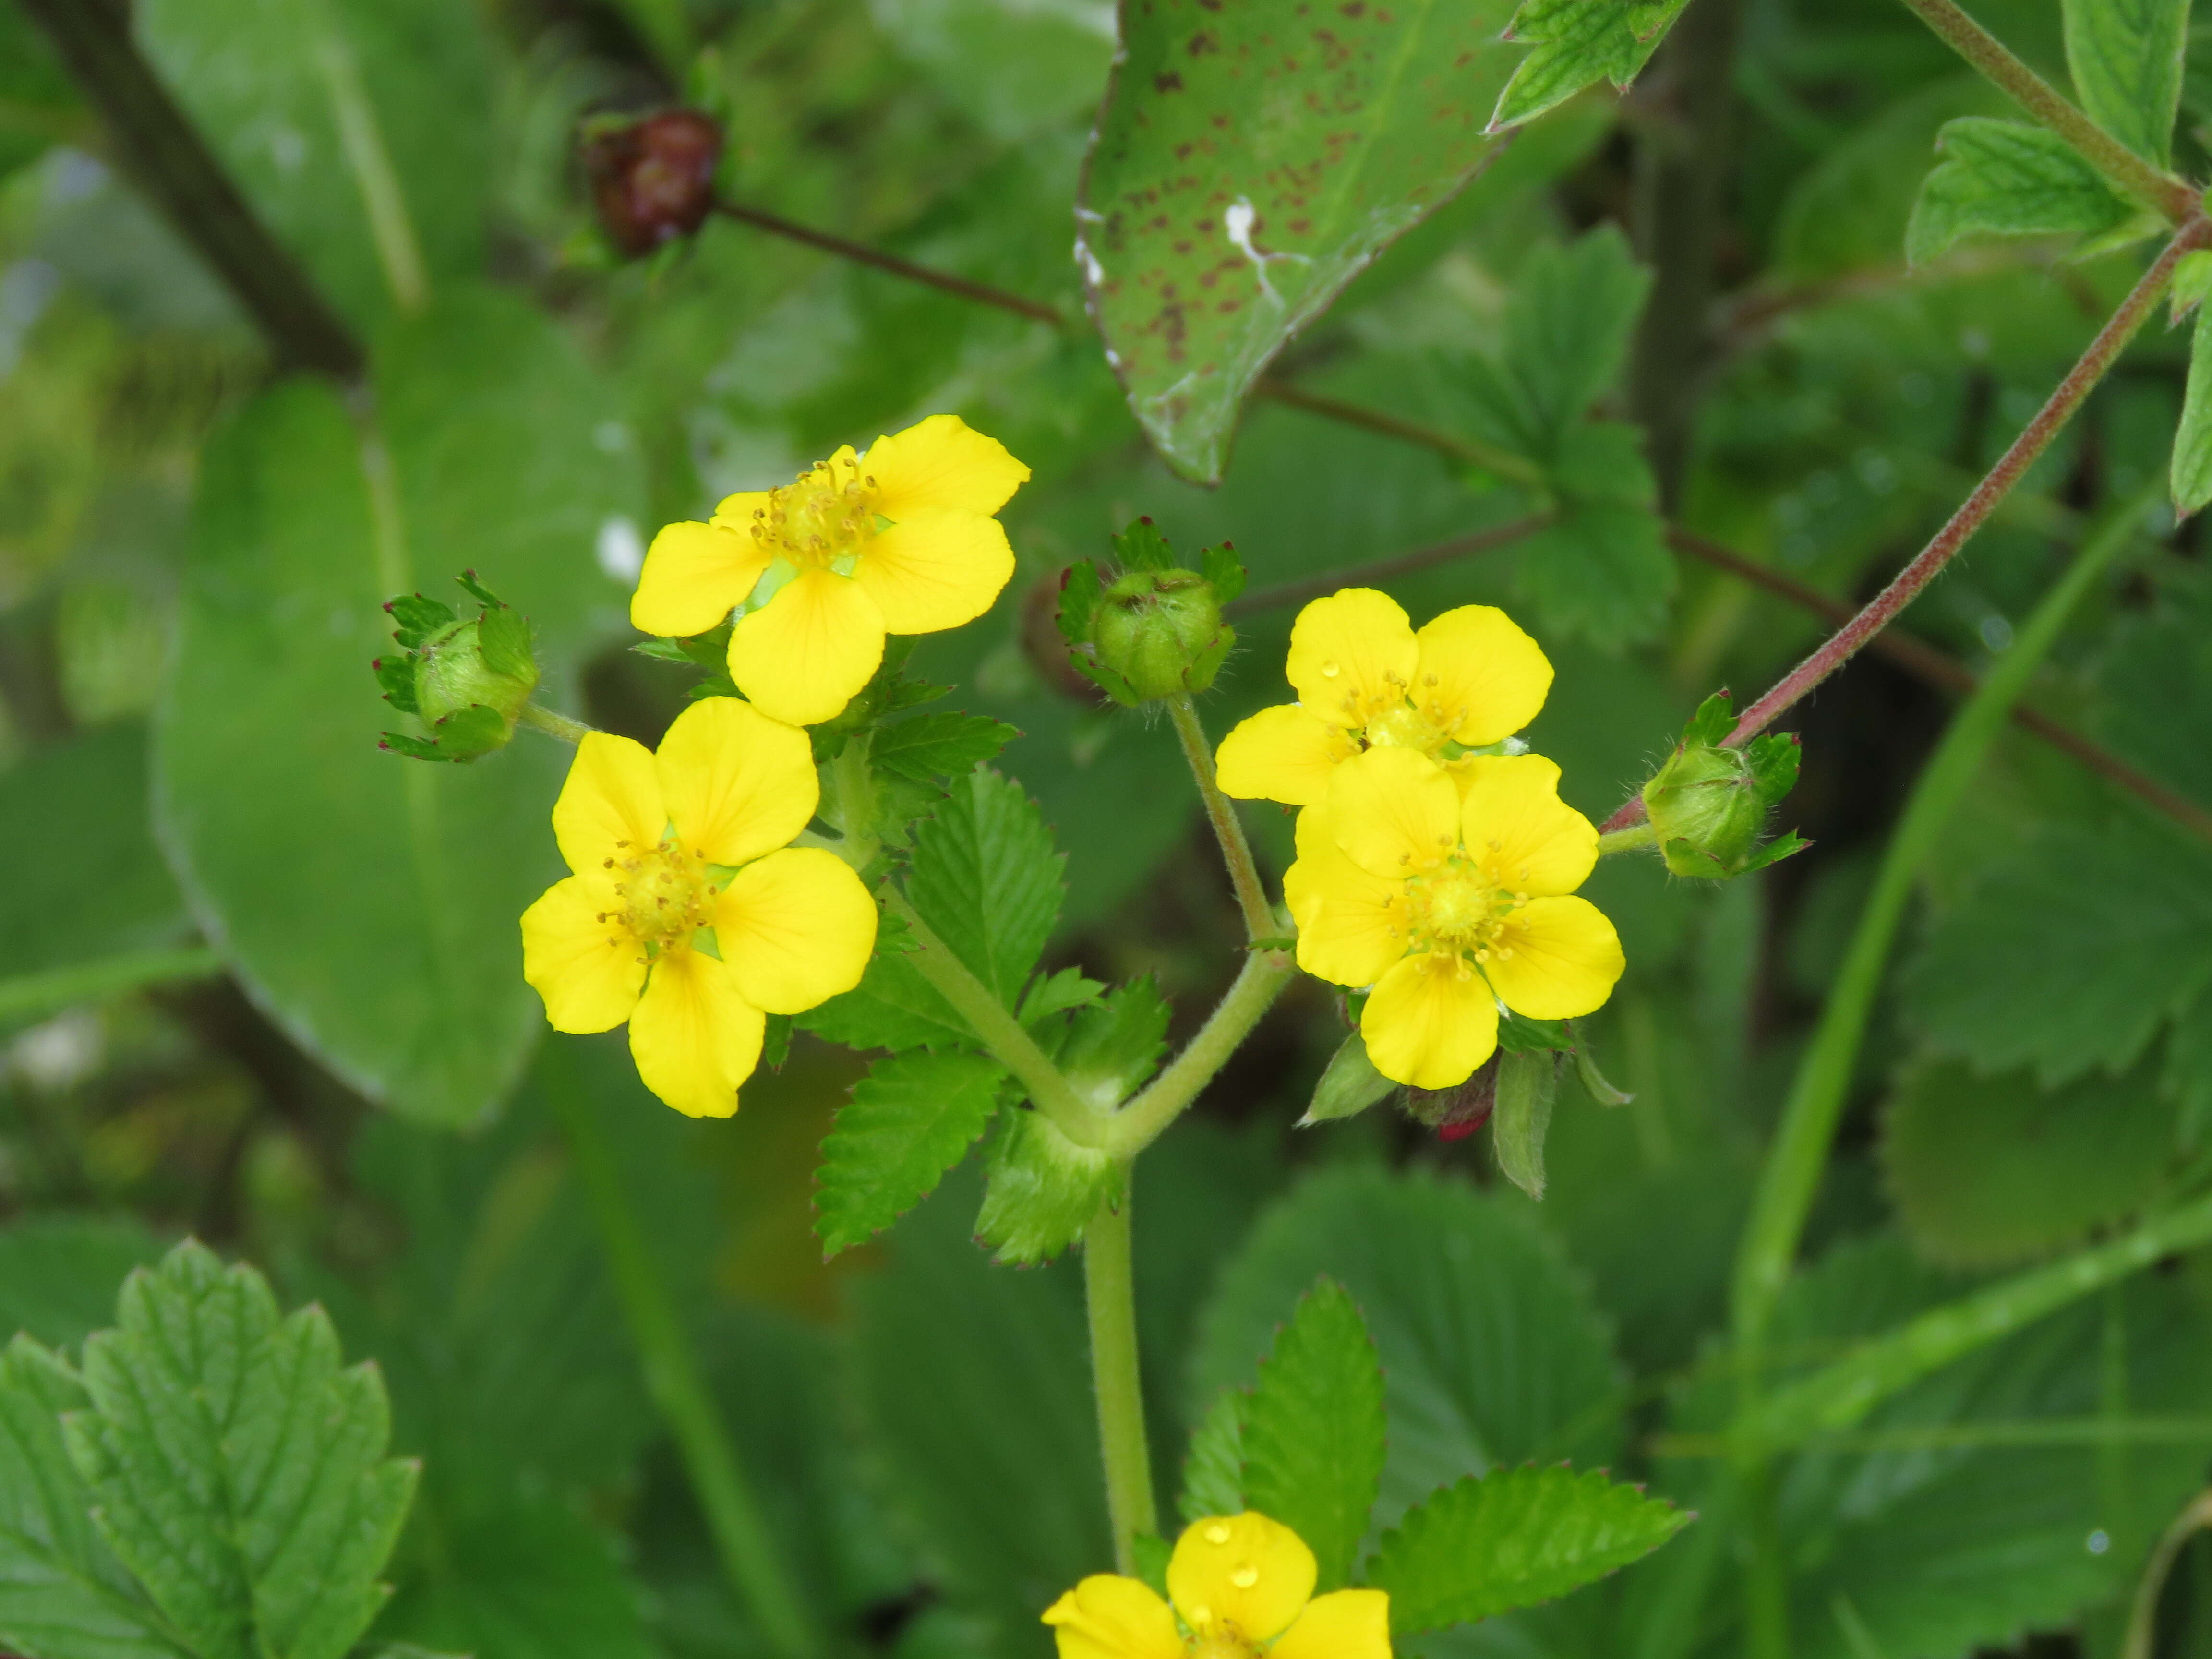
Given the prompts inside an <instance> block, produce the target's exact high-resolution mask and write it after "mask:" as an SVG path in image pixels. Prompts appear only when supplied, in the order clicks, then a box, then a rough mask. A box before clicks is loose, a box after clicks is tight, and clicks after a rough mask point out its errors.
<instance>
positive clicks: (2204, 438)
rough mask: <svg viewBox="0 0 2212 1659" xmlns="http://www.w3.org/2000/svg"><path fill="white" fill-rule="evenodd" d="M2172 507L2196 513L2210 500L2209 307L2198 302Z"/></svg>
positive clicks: (2176, 443) (2211, 371)
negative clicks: (2199, 304)
mask: <svg viewBox="0 0 2212 1659" xmlns="http://www.w3.org/2000/svg"><path fill="white" fill-rule="evenodd" d="M2172 488H2173V510H2174V511H2175V512H2176V513H2196V512H2198V511H2200V510H2202V508H2203V506H2204V503H2205V502H2207V501H2212V307H2204V306H2200V307H2198V308H2197V326H2196V328H2195V329H2194V330H2193V331H2191V334H2190V337H2189V379H2188V382H2187V385H2186V386H2185V389H2184V391H2183V392H2182V396H2181V424H2180V425H2179V427H2177V428H2175V429H2174V434H2173V465H2172Z"/></svg>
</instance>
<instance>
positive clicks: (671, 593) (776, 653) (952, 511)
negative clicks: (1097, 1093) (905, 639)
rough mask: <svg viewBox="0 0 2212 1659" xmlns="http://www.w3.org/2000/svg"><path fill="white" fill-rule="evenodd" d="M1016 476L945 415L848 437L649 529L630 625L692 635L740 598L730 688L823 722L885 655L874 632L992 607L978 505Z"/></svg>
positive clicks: (989, 540) (1000, 572) (785, 714)
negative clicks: (764, 482)
mask: <svg viewBox="0 0 2212 1659" xmlns="http://www.w3.org/2000/svg"><path fill="white" fill-rule="evenodd" d="M1029 476H1030V470H1029V468H1028V467H1026V466H1024V465H1022V463H1021V462H1019V461H1018V460H1016V459H1014V458H1013V457H1012V455H1010V454H1008V453H1006V446H1005V445H1004V444H1001V443H1000V441H998V440H997V439H996V438H992V437H987V436H986V435H983V434H982V433H981V432H978V431H976V430H975V428H972V427H970V426H969V425H968V424H967V423H966V422H963V421H962V420H961V419H960V417H959V416H957V415H933V416H930V417H929V418H928V419H927V420H925V421H922V422H918V423H917V424H915V425H914V426H910V427H908V428H907V429H906V430H905V431H903V432H901V433H897V434H896V435H893V436H891V437H888V438H878V439H877V440H876V441H875V443H874V444H873V445H872V447H870V448H869V450H868V451H867V453H866V454H855V453H854V451H853V448H852V447H851V446H850V445H848V446H846V447H844V448H842V449H840V450H839V451H838V452H837V453H836V454H835V455H832V456H831V457H830V458H829V459H828V460H826V461H821V462H817V464H816V465H813V466H811V467H810V468H808V469H807V470H806V471H805V472H803V473H801V474H800V475H799V478H798V480H797V482H795V483H787V484H785V485H783V486H782V487H781V489H760V490H748V491H745V492H744V493H742V494H739V495H732V496H730V497H729V498H728V499H727V500H726V501H723V502H722V504H721V505H720V507H716V508H715V509H714V518H713V519H712V520H709V521H708V522H707V523H705V524H696V523H687V524H672V525H670V526H667V527H666V528H665V529H664V530H662V531H661V532H660V533H659V535H657V536H655V537H654V538H653V546H652V547H651V548H650V549H649V550H647V553H646V556H645V568H644V570H643V571H642V572H641V574H640V575H639V577H638V584H637V592H636V593H635V595H634V596H633V597H632V598H631V599H630V602H629V619H630V622H631V623H632V624H633V625H634V626H635V627H637V628H640V629H643V630H644V631H645V632H647V633H648V634H659V635H669V636H676V635H692V634H703V633H705V632H706V631H707V630H708V629H710V628H713V627H715V626H716V625H717V624H719V623H720V622H721V621H722V619H723V618H724V617H727V616H728V615H729V614H730V612H731V611H732V610H734V609H735V608H736V607H738V605H744V606H745V607H746V610H745V614H744V616H743V617H739V618H738V625H737V627H736V628H735V629H732V630H731V634H730V651H729V662H730V678H732V680H733V681H735V682H736V684H737V687H738V690H740V691H742V692H744V694H745V696H747V697H748V698H750V700H751V701H752V702H756V703H757V704H758V705H759V706H760V707H761V708H762V709H763V710H764V711H765V712H766V713H768V714H773V715H774V716H775V718H776V719H778V720H788V721H789V722H790V723H791V724H792V725H793V726H814V725H817V724H819V723H820V722H822V721H823V720H834V719H836V716H837V714H839V713H840V712H841V711H842V709H843V708H844V707H845V705H846V704H847V703H848V702H850V701H851V700H852V698H853V696H854V694H855V693H857V692H858V691H859V690H860V688H861V687H862V686H864V685H866V684H867V683H868V679H869V677H870V676H871V675H872V674H873V673H874V672H875V671H876V668H877V665H878V664H879V663H881V662H882V661H883V656H884V635H886V634H935V633H938V632H939V631H941V630H943V629H948V628H957V627H959V626H960V625H961V624H962V623H969V622H973V621H974V620H975V618H976V617H980V616H981V615H982V614H983V613H984V612H985V611H988V610H989V609H990V608H991V605H992V603H993V601H994V600H995V599H997V598H998V597H999V593H1000V590H1001V589H1003V588H1004V587H1005V586H1006V583H1007V581H1008V580H1009V579H1010V578H1011V577H1012V575H1013V574H1014V550H1013V549H1012V546H1011V545H1009V544H1008V543H1007V541H1006V531H1005V530H1004V529H1002V528H1001V527H1000V524H999V521H998V520H997V519H995V518H994V517H993V516H992V515H993V514H994V513H997V512H998V510H999V509H1000V507H1004V506H1005V505H1006V502H1007V501H1009V500H1010V499H1012V495H1013V493H1014V491H1015V490H1017V489H1019V488H1021V486H1022V485H1023V483H1025V482H1026V481H1027V480H1028V478H1029ZM779 583H780V585H779ZM757 596H764V597H757Z"/></svg>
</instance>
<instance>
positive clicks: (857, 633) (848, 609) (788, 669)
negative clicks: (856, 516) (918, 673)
mask: <svg viewBox="0 0 2212 1659" xmlns="http://www.w3.org/2000/svg"><path fill="white" fill-rule="evenodd" d="M883 659H884V613H883V612H882V611H878V610H877V609H876V602H875V601H874V600H873V599H870V598H869V597H868V596H867V593H866V591H865V590H864V589H863V588H862V587H861V586H860V583H858V582H856V581H854V580H853V579H852V578H851V577H849V576H840V575H837V574H835V573H833V572H831V571H828V570H802V571H800V572H799V574H798V575H796V576H794V577H793V578H792V579H791V580H789V581H787V582H786V583H785V584H784V585H783V586H781V588H779V589H777V590H776V594H775V598H774V599H770V600H769V602H768V603H767V604H766V605H763V606H762V607H761V608H760V609H759V610H757V611H748V612H746V614H745V616H744V620H742V621H741V622H739V623H738V625H737V627H736V628H735V629H732V630H731V634H730V678H732V679H733V680H735V681H736V682H737V683H738V690H740V691H742V692H744V694H745V696H747V697H748V698H750V700H751V701H752V702H753V703H754V704H755V705H756V706H757V707H758V708H759V709H760V710H761V712H762V713H763V714H769V715H772V716H774V717H775V719H777V720H782V721H785V722H786V723H787V724H788V725H792V726H813V725H816V724H817V723H819V722H820V721H823V720H835V719H836V717H837V716H838V715H839V714H842V712H843V711H844V708H845V705H846V704H847V703H848V702H852V700H853V697H854V694H855V693H857V692H858V691H859V690H860V688H861V687H862V686H864V685H866V684H867V683H868V677H869V676H870V675H872V674H873V673H874V672H875V671H876V665H878V663H880V662H882V661H883Z"/></svg>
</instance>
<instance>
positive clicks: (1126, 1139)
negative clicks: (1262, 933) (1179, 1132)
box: [1101, 951, 1297, 1158]
mask: <svg viewBox="0 0 2212 1659" xmlns="http://www.w3.org/2000/svg"><path fill="white" fill-rule="evenodd" d="M1296 976H1297V967H1296V965H1295V964H1294V963H1292V961H1291V957H1290V955H1289V953H1288V952H1287V951H1253V952H1252V953H1251V954H1250V956H1249V957H1246V958H1245V962H1244V966H1243V969H1240V970H1239V971H1238V973H1237V978H1236V981H1235V982H1234V983H1233V984H1231V986H1230V987H1229V990H1228V993H1227V994H1225V995H1224V996H1223V998H1222V999H1221V1001H1220V1003H1219V1004H1218V1006H1216V1007H1215V1009H1214V1011H1213V1012H1212V1013H1211V1014H1209V1015H1208V1016H1206V1024H1203V1025H1201V1026H1200V1027H1199V1030H1198V1035H1197V1036H1194V1037H1193V1038H1192V1039H1191V1040H1190V1045H1189V1046H1188V1048H1185V1049H1184V1050H1183V1051H1182V1053H1181V1054H1177V1055H1176V1057H1175V1058H1174V1059H1173V1060H1170V1062H1169V1063H1168V1067H1167V1069H1166V1070H1165V1071H1164V1072H1162V1073H1160V1074H1159V1075H1158V1077H1156V1078H1154V1079H1152V1086H1151V1087H1149V1088H1147V1089H1146V1090H1145V1091H1144V1092H1143V1093H1141V1094H1139V1096H1138V1097H1136V1098H1135V1099H1134V1100H1132V1101H1131V1102H1130V1103H1128V1104H1127V1106H1124V1107H1123V1108H1122V1109H1121V1110H1120V1111H1118V1112H1115V1113H1114V1114H1112V1115H1110V1116H1109V1117H1108V1118H1107V1119H1106V1133H1105V1138H1104V1139H1103V1142H1102V1143H1101V1144H1102V1145H1103V1147H1104V1149H1105V1150H1106V1151H1107V1152H1110V1153H1112V1154H1113V1155H1114V1156H1115V1157H1116V1158H1134V1157H1136V1155H1137V1154H1138V1153H1139V1152H1142V1151H1144V1150H1145V1148H1146V1147H1147V1146H1151V1145H1152V1142H1153V1141H1155V1140H1157V1139H1159V1136H1160V1132H1161V1131H1162V1130H1164V1129H1165V1128H1166V1127H1168V1125H1169V1124H1170V1123H1172V1122H1174V1121H1176V1118H1178V1117H1180V1116H1182V1113H1183V1111H1184V1109H1186V1108H1187V1107H1188V1106H1189V1104H1190V1103H1191V1102H1193V1101H1194V1100H1195V1099H1197V1098H1198V1091H1200V1090H1201V1089H1203V1088H1204V1087H1206V1085H1207V1084H1209V1083H1211V1082H1212V1081H1213V1079H1214V1078H1215V1076H1216V1075H1217V1074H1218V1073H1219V1072H1220V1070H1221V1068H1222V1067H1223V1066H1225V1065H1227V1064H1228V1063H1229V1057H1230V1056H1231V1054H1235V1053H1236V1052H1237V1048H1238V1047H1239V1046H1240V1045H1241V1044H1242V1043H1243V1041H1244V1039H1245V1038H1246V1037H1248V1036H1250V1035H1251V1034H1252V1028H1253V1027H1254V1026H1255V1025H1257V1024H1259V1023H1260V1018H1261V1015H1263V1014H1265V1013H1266V1012H1267V1010H1268V1009H1269V1008H1271V1007H1273V1006H1274V1002H1275V999H1276V998H1277V997H1279V996H1280V995H1281V994H1283V987H1285V986H1286V985H1288V984H1289V983H1290V982H1291V980H1292V979H1293V978H1295V977H1296Z"/></svg>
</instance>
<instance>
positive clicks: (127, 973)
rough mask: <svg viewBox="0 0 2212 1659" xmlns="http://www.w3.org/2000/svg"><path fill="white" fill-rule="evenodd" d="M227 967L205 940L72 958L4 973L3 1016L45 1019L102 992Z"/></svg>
mask: <svg viewBox="0 0 2212 1659" xmlns="http://www.w3.org/2000/svg"><path fill="white" fill-rule="evenodd" d="M221 972H222V957H219V956H217V955H216V953H215V952H214V951H211V950H210V949H209V948H208V947H207V946H206V945H179V946H176V947H174V948H170V949H162V950H156V951H125V952H124V953H123V954H122V955H120V956H112V957H100V958H98V959H97V960H95V961H92V962H77V963H70V965H69V966H68V967H66V968H48V969H44V970H42V971H40V972H39V973H35V974H19V975H15V977H14V978H12V979H0V1020H4V1021H7V1022H9V1024H13V1023H15V1022H16V1021H18V1020H33V1019H44V1018H46V1016H47V1015H49V1014H57V1013H59V1012H61V1011H62V1010H63V1009H64V1008H68V1007H71V1006H74V1005H76V1004H77V1003H80V1002H90V1001H93V1000H95V999H97V998H100V997H112V996H120V995H122V994H124V993H125V992H127V991H143V990H144V989H146V988H147V987H149V986H153V985H167V984H171V983H173V982H174V981H178V980H184V979H206V978H209V977H210V975H216V974H219V973H221Z"/></svg>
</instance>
